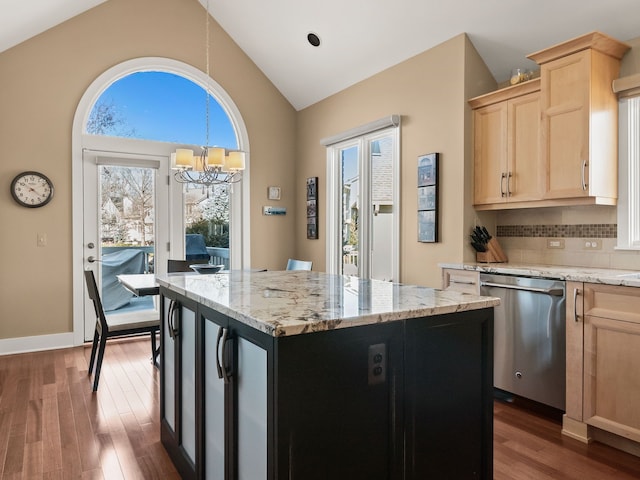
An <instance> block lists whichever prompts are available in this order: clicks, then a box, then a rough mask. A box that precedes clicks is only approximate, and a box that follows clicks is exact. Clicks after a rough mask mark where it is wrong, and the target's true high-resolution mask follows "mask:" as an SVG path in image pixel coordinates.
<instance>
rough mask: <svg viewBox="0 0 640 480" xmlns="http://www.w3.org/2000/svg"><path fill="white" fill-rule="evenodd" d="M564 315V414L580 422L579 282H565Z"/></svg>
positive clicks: (581, 315) (581, 318)
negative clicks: (565, 336)
mask: <svg viewBox="0 0 640 480" xmlns="http://www.w3.org/2000/svg"><path fill="white" fill-rule="evenodd" d="M566 292H567V314H566V322H567V323H566V334H567V339H566V351H567V373H566V412H567V416H568V417H570V418H572V419H574V420H577V421H579V422H581V421H582V396H583V391H582V375H583V369H582V366H583V360H582V357H583V327H584V313H583V300H584V287H583V285H582V283H581V282H567V285H566Z"/></svg>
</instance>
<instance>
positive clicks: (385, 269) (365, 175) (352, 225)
mask: <svg viewBox="0 0 640 480" xmlns="http://www.w3.org/2000/svg"><path fill="white" fill-rule="evenodd" d="M396 138H397V135H396V129H395V128H394V129H387V130H383V131H381V132H376V133H374V134H369V135H364V136H362V137H358V138H355V139H352V140H349V141H347V142H344V143H342V144H338V145H336V146H334V147H332V148H333V155H330V158H333V161H334V162H336V165H335V166H336V167H337V168H335V169H334V170H333V171H335V172H337V174H336V177H337V178H339V180H336V178H334V179H330V181H332V182H336V183H337V185H338V189H337V190H338V191H339V198H340V202H339V205H337V208H331V207H329V209H328V211H329V212H330V215H331V214H333V215H334V216H335V217H336V218H332V219H330V221H331V222H339V224H340V227H339V228H335V229H334V230H333V231H334V232H336V233H338V235H339V236H340V240H339V242H340V245H339V248H338V252H339V253H338V254H339V255H340V260H338V261H337V262H335V261H333V260H332V261H331V262H330V265H336V264H337V265H338V272H337V273H340V274H343V275H354V276H358V277H361V278H373V279H377V280H385V281H392V280H398V278H397V277H398V275H397V271H398V239H399V233H398V230H399V212H398V197H399V193H398V190H399V189H398V160H397V158H398V154H397V140H396ZM330 161H332V160H330ZM330 171H332V169H330ZM329 190H330V191H331V190H333V188H330V189H329ZM333 191H334V192H335V193H336V194H338V192H337V191H335V190H333ZM327 230H328V231H332V230H331V229H327ZM330 241H333V240H330Z"/></svg>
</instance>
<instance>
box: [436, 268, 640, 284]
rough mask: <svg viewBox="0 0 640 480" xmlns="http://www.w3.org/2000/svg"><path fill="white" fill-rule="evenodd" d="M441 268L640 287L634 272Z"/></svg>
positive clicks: (638, 277)
mask: <svg viewBox="0 0 640 480" xmlns="http://www.w3.org/2000/svg"><path fill="white" fill-rule="evenodd" d="M439 266H440V267H441V268H454V269H456V270H473V271H477V272H483V273H501V274H505V275H519V276H524V277H540V278H553V279H557V280H567V281H573V282H587V283H602V284H606V285H624V286H629V287H640V272H638V271H634V270H613V269H606V268H592V267H569V266H562V265H526V264H513V263H440V264H439Z"/></svg>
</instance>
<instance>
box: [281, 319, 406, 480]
mask: <svg viewBox="0 0 640 480" xmlns="http://www.w3.org/2000/svg"><path fill="white" fill-rule="evenodd" d="M370 351H371V353H370ZM376 355H379V357H376ZM276 357H277V359H278V360H277V366H276V374H275V380H276V383H277V390H278V393H277V411H278V413H277V417H278V421H277V423H278V425H277V427H276V428H277V432H278V433H277V445H278V447H277V452H278V453H277V465H276V478H277V479H279V480H285V479H287V480H288V479H291V480H326V479H332V480H342V479H344V480H350V479H356V478H363V479H365V478H366V479H368V480H377V479H380V480H383V479H384V480H387V479H396V478H397V479H400V478H402V448H403V446H402V428H403V425H402V407H401V401H402V390H403V387H402V378H403V373H402V364H403V359H402V328H401V323H388V324H382V325H378V326H373V327H370V326H366V327H357V328H346V329H340V330H333V331H327V332H318V333H313V334H306V335H297V336H295V337H282V338H278V339H277V342H276ZM374 357H375V358H374ZM376 360H379V362H378V363H375V361H376ZM376 366H377V367H379V368H380V370H376V372H380V373H379V375H375V372H374V369H376ZM370 372H371V374H370Z"/></svg>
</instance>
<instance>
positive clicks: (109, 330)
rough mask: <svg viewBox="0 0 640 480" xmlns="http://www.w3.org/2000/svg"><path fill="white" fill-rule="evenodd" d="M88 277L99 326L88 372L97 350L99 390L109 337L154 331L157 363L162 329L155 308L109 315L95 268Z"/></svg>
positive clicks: (87, 273) (153, 347) (153, 351)
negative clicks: (103, 304)
mask: <svg viewBox="0 0 640 480" xmlns="http://www.w3.org/2000/svg"><path fill="white" fill-rule="evenodd" d="M84 279H85V281H86V283H87V292H88V293H89V298H90V299H91V301H93V308H94V310H95V312H96V330H95V332H94V334H93V345H92V346H91V359H90V360H89V372H88V375H91V373H92V372H93V365H94V361H96V352H97V353H98V359H97V362H96V364H95V366H96V373H95V376H94V380H93V391H94V392H96V391H97V390H98V381H99V380H100V369H101V367H102V359H103V357H104V350H105V347H106V346H107V339H109V338H113V337H124V336H128V335H136V334H140V333H149V334H151V358H152V361H153V362H154V363H155V359H156V356H157V354H158V351H157V349H156V333H157V332H158V331H159V330H160V318H159V316H158V312H157V311H153V310H149V311H139V312H131V313H121V314H112V315H105V313H104V309H103V308H102V301H101V300H100V293H99V292H98V285H97V284H96V278H95V276H94V275H93V271H92V270H85V271H84Z"/></svg>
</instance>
